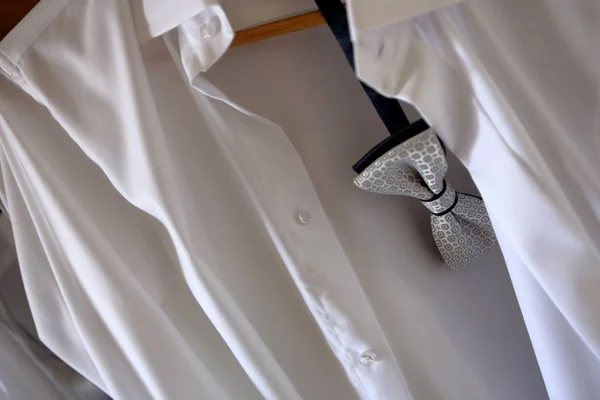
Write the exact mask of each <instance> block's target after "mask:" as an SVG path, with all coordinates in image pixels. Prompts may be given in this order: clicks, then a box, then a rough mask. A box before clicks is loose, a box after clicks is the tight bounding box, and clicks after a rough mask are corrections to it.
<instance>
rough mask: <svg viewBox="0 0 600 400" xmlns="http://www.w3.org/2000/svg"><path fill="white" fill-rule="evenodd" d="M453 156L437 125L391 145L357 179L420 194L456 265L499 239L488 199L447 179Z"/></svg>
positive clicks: (382, 189) (373, 188)
mask: <svg viewBox="0 0 600 400" xmlns="http://www.w3.org/2000/svg"><path fill="white" fill-rule="evenodd" d="M447 169H448V162H447V160H446V155H445V153H444V149H443V147H442V144H441V143H440V141H439V140H438V138H437V136H436V134H435V133H434V132H433V130H431V129H427V130H426V131H424V132H421V133H419V134H418V135H416V136H413V137H412V138H410V139H408V140H406V141H404V142H402V143H401V144H399V145H397V146H396V147H394V148H393V149H392V150H390V151H388V152H387V153H385V154H384V155H382V156H381V157H379V158H378V159H377V160H375V161H374V162H373V163H372V164H371V165H369V166H368V167H367V168H366V169H365V170H364V171H362V172H361V173H360V174H359V175H358V176H357V177H356V178H355V179H354V184H355V185H356V186H358V187H359V188H361V189H363V190H366V191H369V192H374V193H380V194H399V195H404V196H411V197H416V198H417V199H419V200H421V202H422V203H423V205H424V206H425V207H427V208H428V209H429V211H430V212H431V229H432V231H433V238H434V240H435V244H436V245H437V247H438V249H439V251H440V253H441V255H442V258H443V260H444V262H445V263H446V265H448V267H449V268H450V270H451V271H455V270H457V269H459V268H461V267H463V266H465V265H467V264H469V263H470V262H471V261H473V260H474V259H476V258H477V257H479V256H481V255H482V254H483V253H485V252H486V251H487V250H489V249H490V248H492V246H494V244H495V243H496V236H495V234H494V230H493V228H492V225H491V223H490V218H489V217H488V214H487V210H486V208H485V204H484V203H483V200H482V199H481V198H479V197H476V196H471V195H468V194H464V193H459V192H457V191H456V190H454V188H453V187H452V186H450V185H449V184H448V183H446V181H445V180H444V175H445V174H446V171H447Z"/></svg>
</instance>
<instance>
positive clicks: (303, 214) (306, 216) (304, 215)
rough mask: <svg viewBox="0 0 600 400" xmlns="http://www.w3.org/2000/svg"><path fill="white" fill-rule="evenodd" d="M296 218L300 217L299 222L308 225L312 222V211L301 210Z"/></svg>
mask: <svg viewBox="0 0 600 400" xmlns="http://www.w3.org/2000/svg"><path fill="white" fill-rule="evenodd" d="M296 218H297V219H298V222H299V223H301V224H302V225H308V224H310V218H311V215H310V211H308V210H300V211H298V214H296Z"/></svg>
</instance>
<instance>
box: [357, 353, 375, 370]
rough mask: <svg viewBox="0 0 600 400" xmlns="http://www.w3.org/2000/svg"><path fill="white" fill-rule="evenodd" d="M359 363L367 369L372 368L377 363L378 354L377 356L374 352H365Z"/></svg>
mask: <svg viewBox="0 0 600 400" xmlns="http://www.w3.org/2000/svg"><path fill="white" fill-rule="evenodd" d="M358 361H359V362H360V363H361V364H362V365H364V366H365V367H370V366H371V365H373V363H374V362H375V361H377V354H375V352H374V351H372V350H369V351H365V352H364V353H362V354H361V355H360V358H359V359H358Z"/></svg>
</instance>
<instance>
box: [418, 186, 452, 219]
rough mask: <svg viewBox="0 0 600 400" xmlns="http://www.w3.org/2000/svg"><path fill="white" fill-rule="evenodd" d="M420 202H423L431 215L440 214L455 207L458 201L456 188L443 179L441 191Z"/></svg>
mask: <svg viewBox="0 0 600 400" xmlns="http://www.w3.org/2000/svg"><path fill="white" fill-rule="evenodd" d="M421 203H423V205H424V206H425V207H427V209H428V210H429V211H430V212H431V213H432V214H433V215H437V216H441V215H444V214H447V213H449V212H450V211H452V210H453V209H454V207H456V204H457V203H458V194H457V193H456V190H455V189H454V188H453V187H452V186H450V185H448V184H447V183H446V180H444V186H443V187H442V191H441V192H439V193H438V194H436V195H435V196H433V197H432V198H431V199H429V200H423V201H421Z"/></svg>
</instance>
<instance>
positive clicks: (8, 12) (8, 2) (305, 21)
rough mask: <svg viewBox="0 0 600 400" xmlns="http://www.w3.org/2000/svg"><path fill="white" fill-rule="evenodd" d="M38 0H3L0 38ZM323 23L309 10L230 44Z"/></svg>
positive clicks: (258, 28)
mask: <svg viewBox="0 0 600 400" xmlns="http://www.w3.org/2000/svg"><path fill="white" fill-rule="evenodd" d="M39 1H40V0H18V1H12V0H4V2H3V3H2V4H0V39H2V38H4V37H5V36H6V35H7V34H8V32H10V31H11V30H12V29H13V28H14V27H15V26H17V24H18V23H19V21H21V20H22V19H23V18H24V17H25V15H27V13H28V12H29V11H31V10H32V9H33V7H35V5H36V4H37V3H39ZM323 24H325V20H324V19H323V16H322V15H321V13H320V12H319V11H309V12H307V13H304V14H299V15H295V16H293V17H288V18H284V19H280V20H277V21H273V22H268V23H266V24H262V25H258V26H254V27H251V28H246V29H242V30H240V31H237V32H236V33H235V39H234V40H233V43H232V46H241V45H244V44H247V43H252V42H257V41H260V40H264V39H268V38H272V37H275V36H281V35H284V34H286V33H292V32H297V31H300V30H303V29H308V28H312V27H314V26H318V25H323Z"/></svg>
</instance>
